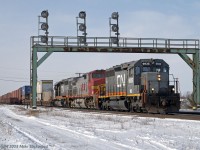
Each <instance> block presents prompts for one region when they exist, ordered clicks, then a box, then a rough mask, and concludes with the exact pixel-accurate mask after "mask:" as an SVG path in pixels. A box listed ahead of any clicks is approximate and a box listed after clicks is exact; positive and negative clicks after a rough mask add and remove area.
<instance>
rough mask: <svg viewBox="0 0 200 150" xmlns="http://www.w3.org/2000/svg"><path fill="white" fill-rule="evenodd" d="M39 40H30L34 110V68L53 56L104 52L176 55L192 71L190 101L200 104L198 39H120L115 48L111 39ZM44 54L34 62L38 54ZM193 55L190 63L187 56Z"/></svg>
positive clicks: (35, 69) (35, 84) (51, 38)
mask: <svg viewBox="0 0 200 150" xmlns="http://www.w3.org/2000/svg"><path fill="white" fill-rule="evenodd" d="M41 37H42V36H32V37H31V85H32V88H33V90H32V107H33V108H36V96H37V94H36V86H37V68H38V67H39V66H40V65H41V64H42V62H44V61H45V60H46V59H47V58H48V56H50V55H51V54H52V53H53V52H98V53H101V52H104V53H162V54H178V55H179V56H180V57H181V58H182V59H183V60H184V61H185V62H186V63H187V64H188V65H189V66H190V67H191V69H192V70H193V80H192V81H193V94H192V96H193V100H194V101H195V102H196V104H198V105H199V104H200V66H199V62H200V59H199V40H197V39H161V38H128V37H119V38H118V41H117V44H116V43H115V42H113V39H115V38H113V37H85V39H84V40H82V39H81V37H79V36H77V37H63V36H48V37H47V39H46V40H47V41H46V42H45V43H44V42H41V41H42V40H41ZM38 52H46V54H45V55H44V56H43V57H42V58H41V59H40V60H38V61H37V53H38ZM187 54H192V59H191V58H190V57H189V56H188V55H187Z"/></svg>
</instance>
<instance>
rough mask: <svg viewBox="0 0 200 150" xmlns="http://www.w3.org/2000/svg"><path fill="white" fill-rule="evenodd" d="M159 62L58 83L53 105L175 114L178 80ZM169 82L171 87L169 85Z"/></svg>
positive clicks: (124, 66)
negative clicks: (171, 79)
mask: <svg viewBox="0 0 200 150" xmlns="http://www.w3.org/2000/svg"><path fill="white" fill-rule="evenodd" d="M169 79H170V74H169V65H168V64H167V63H166V62H165V61H164V60H162V59H140V60H137V61H131V62H127V63H123V64H121V65H117V66H114V67H111V68H109V69H107V70H95V71H92V72H89V73H85V74H83V75H82V76H80V77H73V78H68V79H64V80H61V81H60V82H57V83H56V84H55V86H54V90H55V99H54V100H53V101H52V104H53V105H59V104H60V105H62V106H65V107H77V108H95V109H104V110H123V111H136V112H150V113H168V112H177V111H179V108H180V94H179V93H178V81H175V79H174V78H173V81H172V82H171V81H170V80H169ZM171 83H172V85H171Z"/></svg>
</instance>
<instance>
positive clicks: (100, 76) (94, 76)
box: [92, 73, 105, 78]
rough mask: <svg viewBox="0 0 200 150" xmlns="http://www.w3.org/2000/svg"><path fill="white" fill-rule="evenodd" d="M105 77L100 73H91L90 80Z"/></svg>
mask: <svg viewBox="0 0 200 150" xmlns="http://www.w3.org/2000/svg"><path fill="white" fill-rule="evenodd" d="M104 77H105V75H104V74H102V73H93V74H92V78H104Z"/></svg>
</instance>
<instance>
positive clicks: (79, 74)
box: [75, 72, 84, 77]
mask: <svg viewBox="0 0 200 150" xmlns="http://www.w3.org/2000/svg"><path fill="white" fill-rule="evenodd" d="M75 74H78V77H80V76H81V75H83V74H84V73H80V72H79V73H75Z"/></svg>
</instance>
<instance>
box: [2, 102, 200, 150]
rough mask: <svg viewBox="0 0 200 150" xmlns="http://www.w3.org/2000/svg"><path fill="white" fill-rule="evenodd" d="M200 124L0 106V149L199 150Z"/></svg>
mask: <svg viewBox="0 0 200 150" xmlns="http://www.w3.org/2000/svg"><path fill="white" fill-rule="evenodd" d="M199 129H200V121H191V120H178V119H158V118H146V117H138V116H136V115H133V116H125V115H120V114H116V115H115V114H111V113H109V112H108V113H105V114H100V113H98V112H90V113H88V112H81V111H73V110H64V109H59V108H39V111H37V112H31V111H30V110H26V109H24V106H6V105H0V149H5V150H7V149H15V150H16V149H17V150H19V149H20V150H21V149H22V150H27V149H33V150H38V149H50V150H123V149H125V150H126V149H127V150H129V149H133V150H140V149H141V150H174V149H178V150H199V149H200V144H199V142H200V130H199Z"/></svg>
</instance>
